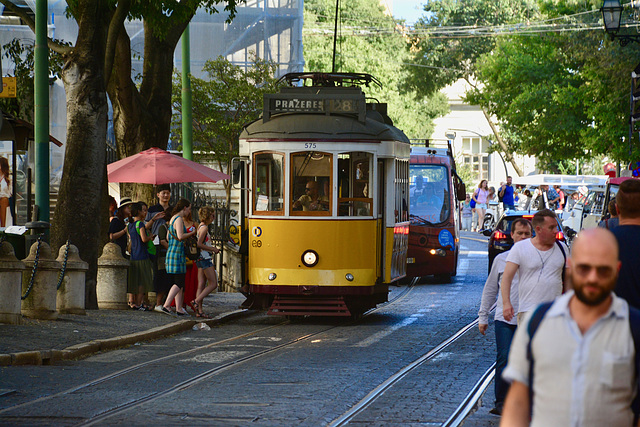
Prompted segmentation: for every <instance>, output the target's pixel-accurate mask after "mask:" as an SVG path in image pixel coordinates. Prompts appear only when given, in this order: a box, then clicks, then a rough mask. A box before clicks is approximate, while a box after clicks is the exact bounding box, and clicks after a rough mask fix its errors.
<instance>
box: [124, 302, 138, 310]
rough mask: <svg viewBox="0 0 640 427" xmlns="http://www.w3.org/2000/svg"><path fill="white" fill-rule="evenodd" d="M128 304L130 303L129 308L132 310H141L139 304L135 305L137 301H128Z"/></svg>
mask: <svg viewBox="0 0 640 427" xmlns="http://www.w3.org/2000/svg"><path fill="white" fill-rule="evenodd" d="M127 304H129V308H130V309H131V310H140V307H139V306H137V305H135V303H132V302H129V303H127Z"/></svg>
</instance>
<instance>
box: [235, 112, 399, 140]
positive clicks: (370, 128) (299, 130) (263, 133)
mask: <svg viewBox="0 0 640 427" xmlns="http://www.w3.org/2000/svg"><path fill="white" fill-rule="evenodd" d="M382 120H383V119H382V116H381V114H380V113H378V112H377V111H372V110H368V111H367V112H366V118H365V120H364V121H359V120H358V119H357V118H356V117H353V116H349V115H337V114H332V115H326V114H309V113H306V114H298V113H283V114H277V115H274V116H271V118H270V120H269V121H267V122H264V121H263V120H262V118H260V119H258V120H256V121H254V122H252V123H249V124H247V125H245V127H244V129H243V131H242V134H241V135H240V139H280V140H283V139H284V140H287V139H292V140H296V141H299V140H330V139H339V140H342V141H345V140H347V141H357V140H369V141H371V140H376V141H399V142H405V143H409V139H408V138H407V136H406V135H405V134H404V132H402V131H401V130H400V129H398V128H396V127H394V126H391V125H388V124H386V123H384V122H383V121H382Z"/></svg>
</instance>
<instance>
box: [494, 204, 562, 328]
mask: <svg viewBox="0 0 640 427" xmlns="http://www.w3.org/2000/svg"><path fill="white" fill-rule="evenodd" d="M531 224H532V225H533V228H534V230H535V232H536V235H535V237H534V238H532V239H527V240H523V241H521V242H518V243H516V244H515V245H513V248H511V250H510V251H509V256H508V257H507V265H506V266H505V268H504V274H503V275H502V282H501V284H500V290H501V291H502V302H503V316H504V318H505V319H506V320H507V321H510V320H511V319H512V318H513V317H514V316H515V315H516V314H518V320H521V319H522V317H524V314H525V313H526V312H527V311H529V310H531V309H533V308H534V307H535V306H536V305H538V304H540V303H543V302H547V301H553V300H554V299H555V298H556V297H557V296H559V295H560V294H562V291H563V286H564V290H566V289H568V288H569V287H570V286H569V283H568V282H569V280H568V277H569V276H568V274H565V277H564V281H563V271H564V266H565V265H566V261H567V259H566V258H567V256H568V254H569V249H568V248H567V246H566V245H565V244H564V243H562V242H557V243H556V233H557V232H558V222H557V219H556V215H555V213H553V211H551V210H549V209H543V210H541V211H538V212H536V213H535V215H534V216H533V219H532V220H531ZM516 272H517V273H518V274H519V277H520V279H519V282H518V312H517V313H516V312H515V310H514V308H513V303H512V302H511V282H512V281H513V277H514V276H515V274H516Z"/></svg>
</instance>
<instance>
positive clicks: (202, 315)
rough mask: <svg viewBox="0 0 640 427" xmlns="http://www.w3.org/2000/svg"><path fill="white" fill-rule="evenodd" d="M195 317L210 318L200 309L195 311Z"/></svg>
mask: <svg viewBox="0 0 640 427" xmlns="http://www.w3.org/2000/svg"><path fill="white" fill-rule="evenodd" d="M196 317H200V318H202V319H211V316H209V315H208V314H207V313H205V312H204V311H200V312H198V313H196Z"/></svg>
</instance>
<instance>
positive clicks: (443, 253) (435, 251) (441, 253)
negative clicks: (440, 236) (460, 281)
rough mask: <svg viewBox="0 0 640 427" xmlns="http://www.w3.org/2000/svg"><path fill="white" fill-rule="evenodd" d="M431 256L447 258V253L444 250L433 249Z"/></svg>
mask: <svg viewBox="0 0 640 427" xmlns="http://www.w3.org/2000/svg"><path fill="white" fill-rule="evenodd" d="M429 253H430V254H431V255H438V256H445V255H447V252H446V251H445V250H444V249H431V250H430V251H429Z"/></svg>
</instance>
